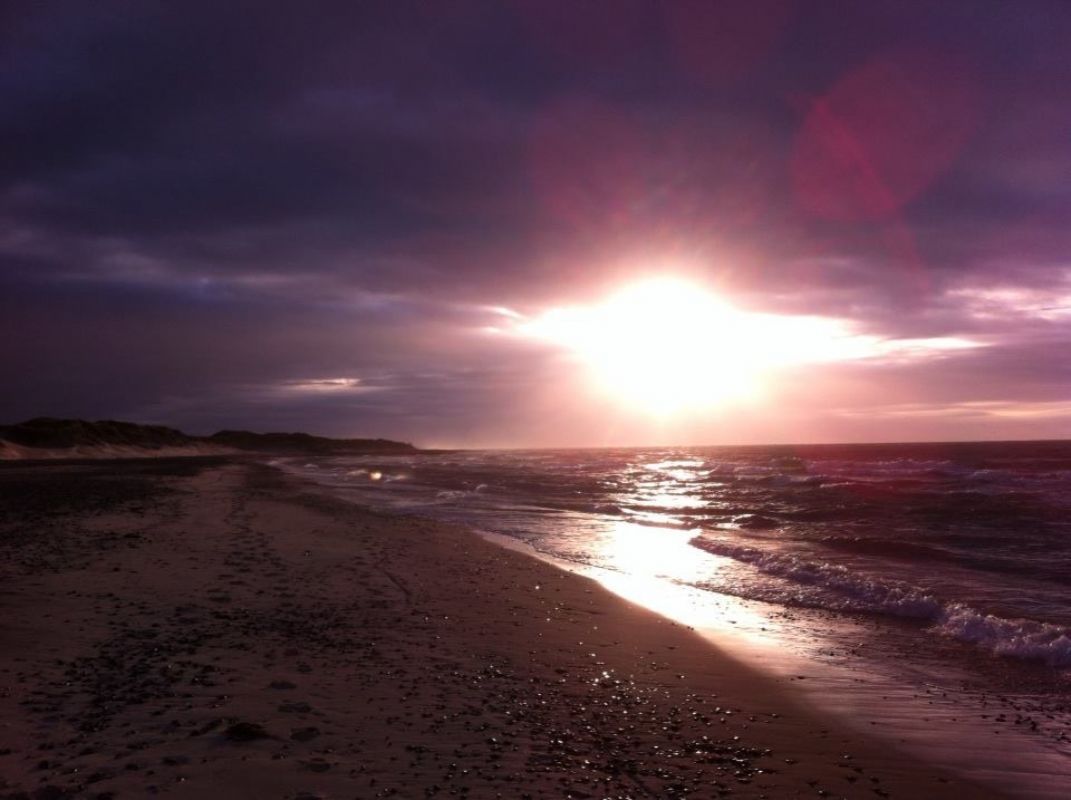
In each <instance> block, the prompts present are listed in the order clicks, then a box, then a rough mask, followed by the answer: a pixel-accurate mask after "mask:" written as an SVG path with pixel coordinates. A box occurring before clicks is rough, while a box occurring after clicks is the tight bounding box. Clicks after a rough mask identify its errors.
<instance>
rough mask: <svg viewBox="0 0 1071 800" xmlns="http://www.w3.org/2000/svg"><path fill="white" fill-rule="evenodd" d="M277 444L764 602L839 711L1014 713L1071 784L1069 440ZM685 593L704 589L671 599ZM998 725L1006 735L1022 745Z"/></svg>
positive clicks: (487, 518)
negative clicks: (402, 448)
mask: <svg viewBox="0 0 1071 800" xmlns="http://www.w3.org/2000/svg"><path fill="white" fill-rule="evenodd" d="M278 463H280V465H281V466H284V467H286V468H288V469H290V470H293V471H296V472H298V473H300V474H303V475H305V476H306V477H309V478H312V479H313V480H315V481H316V482H318V483H320V484H323V485H325V486H328V487H330V488H331V489H332V490H333V491H334V492H336V493H339V494H341V495H342V496H345V497H348V498H350V499H353V500H356V501H359V502H363V503H367V504H370V505H372V506H374V507H378V508H381V509H391V510H395V511H400V512H403V513H416V514H420V515H424V516H430V517H434V518H437V519H444V520H450V521H458V522H463V523H467V524H470V525H473V526H475V527H476V528H477V529H480V530H483V531H487V532H490V533H492V534H495V535H499V536H505V537H510V539H511V540H513V541H517V542H521V543H524V545H526V546H528V547H531V548H532V549H533V550H534V551H535V552H537V553H538V554H541V555H543V556H544V557H547V558H550V559H552V560H555V561H556V562H557V563H559V564H563V565H572V566H573V567H575V568H577V569H580V570H587V571H589V572H591V573H592V574H595V576H596V577H600V579H602V580H603V581H604V583H607V584H608V585H611V588H614V587H613V586H612V584H615V583H616V584H617V589H615V590H619V591H621V593H622V594H626V595H629V596H630V599H633V600H636V601H638V602H644V603H645V604H647V605H650V606H651V607H653V608H656V610H660V611H662V612H663V613H669V614H670V615H673V616H677V617H678V618H682V619H685V620H686V621H688V622H689V624H695V625H697V626H698V627H707V628H711V627H718V622H717V619H718V617H719V615H721V617H724V616H725V613H726V612H725V611H724V609H725V608H731V609H732V610H731V616H733V617H738V618H741V619H750V622H747V621H744V622H741V620H733V623H732V624H733V625H734V626H736V629H738V630H745V631H750V634H751V639H752V640H763V639H765V640H775V644H774V645H773V647H774V648H775V649H777V650H778V651H779V652H781V653H782V655H783V656H784V657H782V658H779V659H778V664H779V665H780V669H781V671H782V673H783V674H784V675H786V676H787V675H788V674H789V673H791V672H792V671H793V670H799V669H803V668H806V666H807V665H812V666H817V667H821V669H820V670H819V672H820V677H821V680H820V681H819V682H818V683H817V684H811V685H809V686H808V687H807V688H808V690H809V691H811V692H812V693H815V692H819V693H821V692H827V693H828V692H834V693H835V694H836V701H835V702H834V703H833V705H836V706H839V707H840V708H841V709H842V710H845V711H846V712H849V713H852V714H854V715H856V716H859V715H860V713H863V714H865V715H866V716H868V717H870V718H871V719H870V722H873V723H874V724H879V725H886V724H890V725H892V726H893V727H894V728H895V727H896V726H897V724H900V727H904V725H903V724H901V723H897V722H896V720H897V719H898V718H900V717H904V718H911V712H904V711H903V710H902V709H897V710H890V709H886V711H885V712H883V713H884V716H883V713H882V712H879V709H878V706H881V705H888V703H884V702H883V701H880V698H881V697H885V698H888V697H889V693H890V692H893V693H895V692H900V693H905V692H906V694H905V695H904V697H900V698H899V699H898V700H897V703H899V704H901V705H903V703H906V704H907V705H908V706H910V705H911V704H912V702H914V701H918V703H920V704H921V705H924V706H926V708H927V709H928V713H930V714H931V715H932V716H934V718H935V719H937V718H941V715H942V713H943V715H944V718H947V719H946V722H948V721H949V720H950V722H949V723H948V724H949V725H951V726H952V727H953V728H955V729H956V730H957V736H958V735H960V731H966V730H973V729H980V728H986V730H987V731H988V729H989V727H990V726H991V724H996V723H997V722H1000V723H1004V722H1007V723H1008V725H1007V727H1008V728H1009V733H1013V734H1015V735H1016V736H1019V734H1021V733H1022V732H1024V731H1026V732H1027V733H1026V734H1025V735H1024V736H1019V739H1021V740H1022V746H1023V748H1024V749H1023V751H1022V752H1020V753H1018V754H1017V755H1014V756H1008V758H1010V759H1011V761H1012V762H1014V763H1015V764H1022V763H1025V762H1030V760H1031V758H1033V755H1031V754H1030V753H1029V752H1027V751H1031V750H1032V749H1034V750H1037V753H1036V754H1035V755H1037V756H1038V757H1039V758H1041V759H1042V761H1043V762H1044V764H1043V766H1039V767H1038V769H1037V770H1036V772H1037V773H1038V774H1037V775H1034V778H1036V781H1035V783H1036V784H1037V786H1036V787H1035V788H1037V789H1038V791H1037V792H1035V793H1034V794H1029V793H1028V794H1024V796H1038V797H1042V796H1061V795H1060V794H1059V793H1057V794H1051V793H1049V792H1047V791H1044V786H1043V784H1044V783H1046V781H1048V782H1049V783H1050V784H1051V783H1052V780H1053V779H1054V775H1056V773H1058V772H1059V771H1061V770H1063V769H1064V768H1065V767H1066V768H1067V772H1066V774H1067V775H1068V776H1069V777H1068V780H1069V781H1071V761H1067V760H1065V761H1059V760H1057V761H1055V762H1054V761H1052V759H1051V758H1049V759H1048V760H1046V759H1047V758H1048V757H1049V756H1054V757H1059V758H1064V757H1065V756H1066V754H1067V752H1068V749H1069V747H1071V742H1069V740H1068V738H1067V737H1068V733H1067V722H1068V719H1067V712H1068V706H1069V704H1071V695H1069V692H1068V687H1069V685H1071V443H1064V442H1040V443H977V444H947V445H940V444H924V445H918V444H910V445H857V446H808V447H762V448H760V447H753V448H647V449H616V450H570V451H496V452H471V451H470V452H457V453H442V454H429V455H416V456H401V457H388V458H384V457H360V458H352V457H346V458H339V457H334V458H321V459H315V460H311V461H310V460H293V459H288V460H285V461H283V462H278ZM676 595H680V596H682V597H684V598H690V599H685V600H683V601H682V603H681V604H678V606H677V607H665V606H666V604H667V602H668V601H667V598H671V597H673V596H676ZM727 599H732V602H731V603H728V605H726V603H725V601H726V600H727ZM670 605H671V606H672V603H670ZM686 606H687V607H689V608H692V611H685V610H684V609H685V607H686ZM718 608H721V609H722V610H721V611H718V610H717V609H718ZM704 609H705V610H704ZM722 621H723V622H724V620H722ZM721 627H723V628H724V627H726V626H725V625H721ZM767 646H768V647H769V646H770V645H769V642H767ZM801 665H803V666H801ZM823 681H824V683H823ZM815 687H818V688H815ZM864 687H868V688H866V689H865V690H864ZM875 697H877V698H879V700H878V701H875V699H874V698H875ZM997 698H1005V700H998V699H997ZM1000 702H1003V703H1005V704H1006V709H1005V710H1004V711H1002V712H996V713H993V714H986V713H984V711H983V709H986V708H988V707H989V705H990V704H991V703H993V704H996V703H1000ZM827 704H828V703H827ZM942 708H943V709H945V711H944V712H941V713H938V710H939V709H942ZM935 709H938V710H935ZM949 709H950V710H949ZM1000 715H1003V719H1000V720H997V717H998V716H1000ZM1009 715H1012V716H1009ZM1013 717H1015V719H1013ZM961 718H962V719H966V718H970V719H972V720H974V722H973V723H972V724H965V723H963V722H961V721H960V720H961ZM875 719H876V720H877V722H875ZM991 720H993V721H994V722H992V723H991ZM909 727H910V726H909ZM914 727H915V728H918V729H919V730H917V731H916V733H918V734H921V733H925V731H926V729H932V724H931V723H930V722H929V721H928V722H927V725H926V726H918V725H915V726H914ZM974 732H975V733H977V731H974ZM987 735H988V734H987ZM916 738H917V737H916ZM923 738H925V737H923ZM930 738H932V735H931V736H930ZM976 738H977V737H976ZM998 741H1001V742H1002V744H1001V746H1000V748H997V750H996V751H994V753H995V754H996V752H997V751H999V752H1003V753H1005V755H1007V754H1008V753H1013V754H1014V753H1015V749H1016V748H1015V747H1010V743H1009V740H1008V737H1007V736H1006V737H1005V739H1004V740H999V739H998ZM1017 741H1018V740H1017ZM975 744H977V745H979V746H981V743H980V742H976V743H975ZM987 746H988V745H987ZM994 757H995V756H994ZM1054 771H1055V772H1054ZM1005 772H1007V770H1005ZM1016 780H1017V781H1019V782H1020V784H1021V785H1022V786H1026V785H1027V784H1029V783H1030V780H1032V778H1031V777H1030V776H1029V775H1028V776H1026V777H1023V776H1021V775H1020V776H1017V777H1016ZM1056 780H1057V783H1059V779H1056ZM1050 788H1051V787H1050ZM1065 788H1066V787H1065Z"/></svg>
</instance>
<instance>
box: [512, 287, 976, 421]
mask: <svg viewBox="0 0 1071 800" xmlns="http://www.w3.org/2000/svg"><path fill="white" fill-rule="evenodd" d="M516 330H517V332H519V333H520V334H522V335H524V336H527V337H531V338H536V339H540V340H542V341H546V342H550V343H553V344H555V345H557V346H560V347H562V348H563V349H565V350H567V351H569V352H571V353H573V354H574V355H575V356H576V357H577V358H579V359H580V360H581V361H582V362H583V363H584V364H585V365H586V367H587V369H588V370H589V372H590V374H591V376H592V378H593V379H594V381H595V382H596V383H597V384H598V385H599V386H600V387H601V389H602V390H603V391H605V392H606V393H607V394H609V395H611V396H612V397H613V398H614V399H616V400H617V401H619V402H620V403H621V404H623V405H627V406H630V407H632V408H635V409H638V410H641V411H644V412H647V413H649V414H652V415H655V416H660V417H666V416H673V415H677V414H680V413H682V412H687V411H695V410H701V409H710V408H714V407H718V406H722V405H726V404H729V403H732V402H735V401H740V400H743V399H747V398H751V397H754V396H756V395H757V394H759V393H761V391H762V389H763V387H764V384H765V383H766V382H767V379H768V377H769V376H770V374H771V373H772V372H774V371H775V370H776V369H778V368H782V367H786V366H791V365H798V364H807V363H819V362H829V361H847V360H853V359H859V358H866V357H871V356H876V355H878V356H881V355H886V356H887V355H890V354H892V353H893V352H901V353H902V352H908V353H911V354H915V355H917V354H918V353H925V352H930V351H936V350H940V349H948V348H949V347H951V344H948V346H947V347H946V346H944V345H941V344H940V343H938V342H937V340H911V341H903V342H891V343H890V341H888V340H882V339H879V338H878V337H873V336H867V335H860V334H856V333H854V332H853V331H852V330H851V328H850V326H849V324H848V323H847V322H845V321H844V320H839V319H832V318H826V317H814V316H782V315H776V314H762V313H755V312H750V311H744V310H741V309H738V308H735V307H734V306H732V305H731V304H730V303H729V302H728V301H727V300H726V299H724V298H723V297H721V296H719V295H718V294H716V293H714V292H712V291H710V290H708V289H705V288H704V287H702V286H700V285H698V284H694V283H691V282H689V281H685V280H681V279H671V278H658V279H651V280H647V281H642V282H639V283H636V284H633V285H630V286H627V287H626V288H624V289H622V290H620V291H618V292H617V293H615V294H614V295H612V296H611V297H609V298H608V299H607V300H605V301H604V302H602V303H599V304H597V305H593V306H575V307H568V308H555V309H551V310H548V311H546V312H544V313H543V314H541V315H540V316H538V317H535V318H528V319H522V320H520V321H518V322H517V325H516ZM942 341H943V340H942ZM957 341H961V340H957ZM946 344H947V343H946ZM967 344H968V345H970V344H971V343H967Z"/></svg>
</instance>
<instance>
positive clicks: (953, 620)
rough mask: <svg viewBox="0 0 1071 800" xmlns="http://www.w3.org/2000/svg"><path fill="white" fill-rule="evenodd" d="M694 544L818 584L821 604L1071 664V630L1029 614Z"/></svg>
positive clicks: (704, 542) (1006, 652)
mask: <svg viewBox="0 0 1071 800" xmlns="http://www.w3.org/2000/svg"><path fill="white" fill-rule="evenodd" d="M691 544H692V546H694V547H696V548H699V549H700V550H704V551H706V552H708V553H711V554H713V555H717V556H721V557H723V558H729V559H732V560H733V561H738V562H741V563H744V564H748V565H750V566H752V567H754V568H755V569H757V570H759V571H760V572H762V573H764V574H767V575H772V576H774V577H777V578H781V579H784V580H787V581H792V582H795V583H798V584H803V585H806V586H812V587H815V588H817V589H819V590H821V591H822V592H823V593H825V594H827V595H828V596H827V597H826V598H825V600H824V602H821V603H816V605H821V606H823V607H826V608H829V609H830V610H834V611H868V612H871V613H877V614H889V615H893V616H897V617H905V618H910V619H917V620H921V621H923V622H927V623H929V624H930V628H931V630H933V631H935V632H937V633H940V634H942V635H944V636H949V637H952V638H955V639H958V640H960V641H963V642H968V643H971V644H975V645H978V646H980V647H983V648H985V649H987V650H989V651H990V652H992V653H995V654H997V655H1001V656H1012V657H1015V658H1022V659H1029V660H1036V661H1042V662H1044V663H1046V664H1048V665H1050V666H1053V667H1067V666H1071V629H1067V628H1064V627H1061V626H1059V625H1052V624H1050V623H1045V622H1037V621H1035V620H1027V619H1006V618H1004V617H999V616H996V615H993V614H986V613H984V612H981V611H978V610H977V609H974V608H971V607H969V606H967V605H965V604H962V603H946V602H943V601H942V600H940V599H938V598H937V597H935V596H933V595H931V594H929V593H927V592H925V591H924V590H922V589H920V588H919V587H917V586H912V585H911V584H908V583H904V582H900V581H887V580H880V579H878V578H873V577H870V576H867V575H863V574H861V573H857V572H853V571H851V570H849V569H847V568H846V567H844V566H841V565H839V564H829V563H825V562H820V561H808V560H806V559H802V558H798V557H796V556H792V555H787V554H782V553H772V552H769V551H765V550H760V549H758V548H755V547H747V546H744V545H737V544H732V543H730V542H726V541H723V540H718V539H712V538H710V537H706V536H697V537H696V538H694V539H692V540H691Z"/></svg>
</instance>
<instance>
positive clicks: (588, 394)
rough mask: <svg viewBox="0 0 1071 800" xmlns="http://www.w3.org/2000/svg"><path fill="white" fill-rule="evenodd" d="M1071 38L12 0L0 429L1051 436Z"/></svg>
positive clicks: (588, 5)
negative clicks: (40, 422) (46, 425)
mask: <svg viewBox="0 0 1071 800" xmlns="http://www.w3.org/2000/svg"><path fill="white" fill-rule="evenodd" d="M1069 41H1071V5H1069V4H1068V3H1066V2H1064V0H1055V2H1045V0H1020V1H1019V2H1015V3H1009V2H1003V1H999V2H990V0H966V1H965V2H961V1H958V0H945V2H941V3H933V2H915V1H914V0H895V1H894V2H883V1H882V0H874V1H872V2H860V1H858V0H852V1H850V2H846V1H842V0H748V2H727V1H726V0H678V1H677V2H671V1H670V0H663V1H662V2H647V1H644V0H589V2H585V3H582V4H581V3H575V2H556V1H555V0H497V2H483V1H482V0H451V2H449V3H426V2H408V1H407V0H389V1H388V2H367V3H353V2H328V1H327V0H319V1H316V0H314V1H313V2H302V3H296V2H295V3H280V2H242V1H241V0H234V1H233V2H227V3H218V2H198V1H197V0H184V2H181V3H164V2H152V1H151V0H136V2H134V1H132V2H113V1H112V0H96V1H95V2H93V3H86V2H82V1H81V0H78V2H69V3H67V2H48V1H47V0H46V1H45V2H37V1H34V2H29V1H26V2H20V0H14V1H13V2H6V3H4V4H3V5H2V6H0V109H2V111H0V375H2V380H3V387H4V388H3V391H2V392H0V421H2V422H15V421H18V420H21V419H25V418H29V417H33V416H39V415H48V416H64V417H68V416H70V417H82V418H93V419H98V418H118V419H127V420H132V421H139V422H152V423H164V424H170V425H174V426H177V427H180V428H182V429H184V430H186V431H188V432H193V433H209V432H212V431H214V430H218V429H220V428H247V429H254V430H306V431H310V432H313V433H319V434H324V435H333V436H386V437H391V438H399V439H404V440H406V441H413V442H416V443H418V444H422V445H426V446H450V447H453V446H468V447H485V446H491V447H506V446H517V447H527V446H581V445H585V446H586V445H592V446H601V445H625V444H677V443H687V444H722V443H726V444H730V443H749V442H754V443H761V442H821V441H837V442H839V441H909V440H940V441H944V440H960V439H1017V438H1063V437H1067V436H1069V435H1071V358H1069V357H1068V353H1069V352H1071V257H1069V253H1071V247H1069V245H1071V50H1069V49H1068V47H1067V42H1069ZM667 286H669V287H675V288H674V289H673V291H670V292H669V293H668V294H667V293H666V292H664V291H662V289H664V288H665V287H667ZM630 287H631V288H630ZM636 287H639V288H636ZM621 298H631V299H628V300H627V302H626V301H624V300H622V299H621ZM660 298H661V299H660ZM696 298H699V300H698V301H696V302H693V300H695V299H696ZM697 303H698V304H697ZM614 309H616V310H614ZM563 320H565V321H566V322H563ZM712 320H713V321H712ZM822 337H825V338H824V339H823V338H822ZM819 339H821V341H818V340H819ZM808 342H811V343H812V344H810V345H808V344H807V343H808ZM793 348H795V349H793ZM808 348H809V349H808ZM804 350H806V352H803V351H804ZM800 353H802V355H800ZM652 387H655V389H652ZM652 392H654V393H656V394H657V395H658V402H655V401H654V400H652V399H651V397H652ZM682 398H684V399H682Z"/></svg>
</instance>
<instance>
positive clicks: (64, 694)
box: [0, 458, 996, 800]
mask: <svg viewBox="0 0 1071 800" xmlns="http://www.w3.org/2000/svg"><path fill="white" fill-rule="evenodd" d="M0 510H2V515H0V555H2V559H0V798H4V799H5V800H7V799H8V798H11V799H14V798H35V799H36V798H63V797H95V798H111V797H116V798H123V797H145V796H149V795H157V794H158V795H168V796H171V797H176V798H177V797H191V798H194V797H195V798H213V797H219V798H271V797H274V798H306V800H308V799H309V798H316V797H319V798H378V797H398V798H425V797H468V798H510V799H512V798H600V799H602V798H674V797H685V796H690V797H697V798H717V797H749V798H750V797H754V798H760V797H768V798H781V797H837V798H840V797H850V798H873V797H899V798H945V797H949V798H951V797H956V798H962V797H970V798H987V797H995V796H996V795H994V794H992V793H991V792H990V791H988V790H983V789H981V788H979V787H977V786H972V785H968V784H966V783H965V782H964V781H962V780H961V779H958V778H955V779H953V778H951V777H949V776H948V775H946V774H942V772H941V771H940V770H939V769H938V768H936V767H933V766H931V765H926V764H921V763H919V762H918V761H917V760H915V759H912V758H910V757H908V756H904V755H902V754H900V753H898V752H896V751H895V750H893V749H891V748H890V747H889V746H888V745H887V744H886V743H884V742H878V741H870V740H867V739H865V738H863V737H861V736H860V735H859V734H857V733H856V732H854V731H853V730H851V729H850V728H848V727H845V726H843V725H842V724H841V723H840V722H839V721H837V720H835V719H833V718H826V717H825V716H823V715H822V714H821V713H820V712H816V711H815V710H814V709H813V708H810V707H808V706H806V705H805V704H804V703H802V702H801V701H800V699H799V698H797V697H795V696H793V695H791V694H789V693H788V692H787V691H786V689H785V688H784V687H782V686H781V685H778V684H775V683H774V682H773V681H772V680H770V679H768V678H766V677H764V676H763V675H761V674H758V673H756V672H755V671H753V670H751V669H748V668H745V667H744V666H742V665H740V664H739V663H737V662H736V661H734V660H733V658H732V657H731V654H730V653H727V652H723V651H721V650H719V649H717V648H716V647H714V646H712V645H711V644H710V643H709V642H707V641H706V640H704V639H701V638H700V637H698V636H697V635H696V634H694V633H693V632H691V631H690V630H688V629H687V628H686V627H683V626H681V625H678V624H675V623H672V622H670V621H668V620H666V619H663V618H661V617H659V616H657V615H655V614H653V613H651V612H649V611H647V610H645V609H643V608H640V607H638V606H634V605H631V604H629V603H627V602H625V601H624V600H622V599H620V598H618V597H616V596H614V595H612V594H610V593H609V592H607V591H606V590H604V589H603V588H602V587H600V586H599V585H598V584H596V583H594V582H593V581H590V580H588V579H585V578H582V577H579V576H577V575H573V574H569V573H567V572H563V571H561V570H557V569H555V568H554V567H552V566H549V565H547V564H544V563H541V562H539V561H536V560H534V559H531V558H529V557H526V556H525V555H523V554H521V553H517V552H513V551H510V550H507V549H504V548H500V547H498V546H496V545H494V544H492V543H490V542H488V541H485V540H484V539H481V538H480V537H479V536H477V535H476V534H475V533H473V532H472V531H469V530H466V529H464V528H460V527H453V526H449V525H445V524H440V523H434V522H430V521H424V520H416V519H411V518H404V517H391V516H385V515H381V514H376V513H373V512H370V511H366V510H364V509H361V508H359V507H356V506H353V505H349V504H346V503H344V502H341V501H338V500H334V499H331V498H328V497H325V496H322V495H319V494H316V493H314V492H313V490H312V488H311V487H310V486H307V485H303V484H301V483H300V482H298V481H297V480H296V479H294V478H292V477H287V476H284V475H282V474H281V473H279V472H277V471H275V470H273V469H271V468H269V467H265V466H262V465H259V464H256V463H251V462H243V461H237V460H233V459H225V458H206V459H160V460H154V461H141V462H135V461H126V462H108V463H103V462H102V463H98V464H54V465H40V464H37V465H8V466H4V467H3V468H2V469H0Z"/></svg>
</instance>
